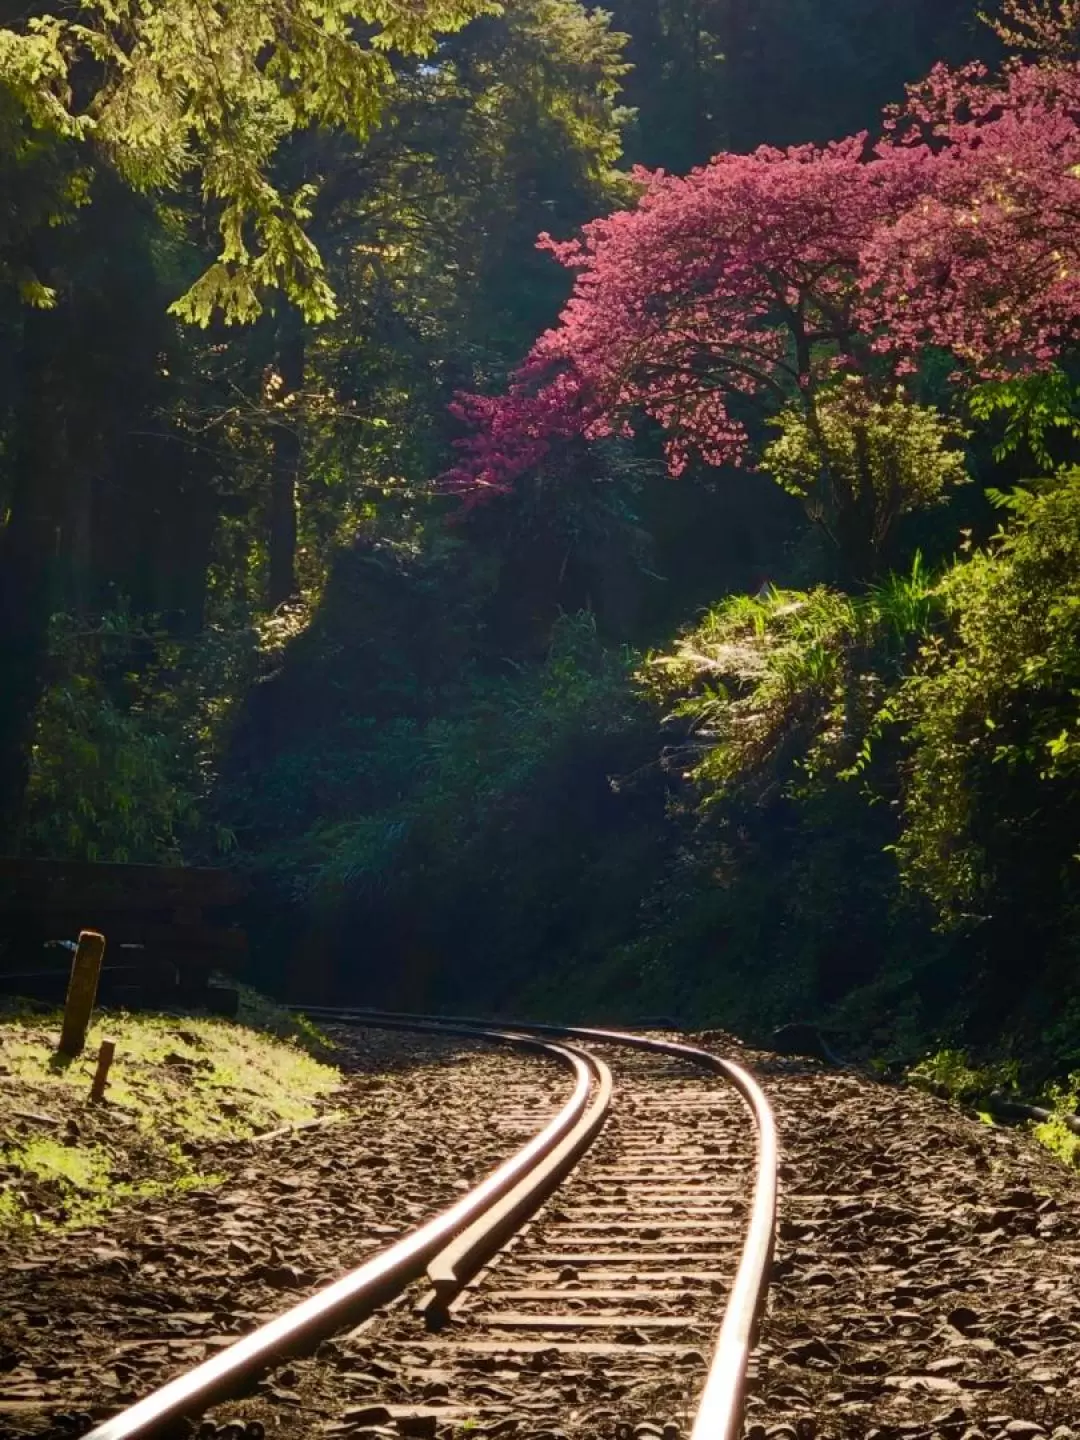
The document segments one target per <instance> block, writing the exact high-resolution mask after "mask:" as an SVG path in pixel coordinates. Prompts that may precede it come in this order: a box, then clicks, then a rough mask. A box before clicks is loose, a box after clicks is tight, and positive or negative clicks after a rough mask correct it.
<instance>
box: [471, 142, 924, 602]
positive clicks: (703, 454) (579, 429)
mask: <svg viewBox="0 0 1080 1440" xmlns="http://www.w3.org/2000/svg"><path fill="white" fill-rule="evenodd" d="M924 160H925V157H924V156H922V155H920V154H917V153H915V152H914V151H912V150H906V149H903V148H901V147H893V148H892V149H889V150H887V151H886V152H884V153H883V154H882V155H881V156H880V157H875V156H873V155H872V154H869V153H868V146H867V142H866V140H865V137H862V136H857V137H855V138H854V139H851V140H847V141H844V142H842V143H837V144H834V145H830V146H827V147H825V148H824V149H821V148H817V147H814V146H805V147H801V148H798V149H793V150H789V151H779V150H769V149H761V150H758V151H757V152H756V153H755V154H754V155H750V156H740V155H727V154H725V155H719V156H717V157H716V158H715V160H713V161H712V163H711V164H709V165H708V166H705V167H703V168H702V169H700V170H696V171H693V172H692V173H691V174H690V175H689V176H687V177H686V178H685V179H678V178H672V177H668V176H665V175H663V174H655V175H649V174H646V173H645V172H641V171H638V172H636V178H637V180H638V182H639V184H640V185H641V187H642V194H641V197H640V199H639V201H638V204H637V206H636V207H635V208H634V209H632V210H624V211H622V212H620V213H618V214H616V215H613V216H611V217H610V218H607V219H602V220H596V221H593V222H592V223H591V224H590V225H588V226H586V228H585V235H584V238H583V239H582V240H581V241H571V242H569V243H566V244H558V243H556V242H554V241H552V240H550V239H549V238H548V237H546V236H545V237H542V241H541V243H542V244H543V245H544V246H545V247H546V248H548V249H549V250H551V251H552V253H554V254H555V256H556V257H557V258H558V259H559V260H561V261H562V263H563V264H565V265H567V266H569V267H571V268H574V269H576V270H577V272H578V276H577V282H576V285H575V290H574V294H573V296H572V298H571V300H570V302H569V304H568V305H567V307H566V309H565V310H564V312H563V315H562V318H561V322H560V324H559V326H558V327H557V328H556V329H553V330H550V331H548V332H547V334H545V335H544V336H542V337H541V339H540V340H539V341H538V342H537V343H536V345H535V346H534V347H533V349H532V351H531V352H530V354H529V357H528V358H527V360H526V362H525V364H524V366H523V367H522V368H521V370H520V371H519V372H518V373H517V375H516V377H515V379H514V382H513V384H512V386H511V388H510V391H509V393H508V394H506V395H504V396H502V397H498V398H490V397H482V396H481V397H476V396H473V397H464V398H463V399H462V400H461V401H460V402H459V407H458V410H459V414H460V415H461V416H462V417H463V418H464V419H467V420H470V421H472V422H473V423H474V425H475V426H476V427H477V429H476V431H475V433H474V434H473V435H471V436H469V437H467V438H466V439H465V440H464V441H463V442H462V448H463V451H464V456H465V459H464V461H463V463H462V464H461V465H459V466H458V467H457V468H456V469H455V470H453V471H452V472H450V474H449V475H448V476H447V483H448V484H449V485H450V487H451V488H455V489H458V490H460V491H462V492H464V493H465V494H466V495H468V496H469V497H471V498H475V497H476V496H477V495H479V494H482V493H484V492H488V493H490V492H492V491H504V490H506V489H507V488H509V487H510V486H511V485H512V484H513V482H514V480H515V478H516V477H517V476H518V475H520V474H522V473H523V472H524V471H525V470H526V469H527V468H529V467H530V466H533V465H536V464H537V463H540V462H541V461H542V460H543V459H544V457H545V456H546V455H547V453H548V451H549V449H550V447H551V445H552V443H553V442H554V441H556V440H559V439H569V438H570V437H572V436H576V435H582V436H584V437H585V438H586V439H596V438H599V437H602V436H607V435H612V434H628V433H630V431H631V428H632V424H633V419H634V416H635V415H636V414H641V413H643V414H644V415H645V416H647V417H648V418H649V419H651V420H652V421H655V422H656V423H658V424H659V425H660V427H661V428H662V429H663V431H664V432H665V434H666V436H667V442H666V453H667V458H668V465H669V469H670V471H671V473H672V474H673V475H676V476H677V475H679V474H681V473H682V472H683V471H684V470H685V469H686V467H687V465H688V464H689V463H690V461H691V459H693V458H698V459H700V460H703V461H704V462H705V463H706V464H707V465H713V466H721V465H725V464H735V465H740V464H746V463H749V462H750V461H751V460H752V456H751V450H750V435H749V430H748V402H757V403H758V404H759V405H762V404H763V405H764V406H765V407H766V409H767V410H768V411H770V412H771V413H776V412H785V413H787V412H791V411H792V410H797V411H799V412H801V414H802V415H803V417H804V419H805V422H806V424H807V425H809V427H810V429H811V431H812V432H813V434H814V436H815V444H816V446H817V453H818V457H819V460H820V461H821V463H822V464H825V465H827V464H828V461H829V456H830V454H831V453H832V452H833V451H834V450H835V446H834V445H832V444H830V443H826V442H825V441H824V440H823V438H822V424H823V413H822V411H821V403H822V401H823V399H826V398H827V397H834V396H835V393H836V392H835V390H834V388H833V382H834V380H835V378H836V376H837V375H838V374H840V373H846V374H849V375H851V376H853V377H857V379H858V383H859V386H860V387H861V390H862V392H863V393H865V394H866V395H867V396H868V398H869V399H870V400H871V401H875V400H881V401H882V402H883V403H886V404H887V405H888V406H891V407H893V408H892V409H890V410H889V411H888V413H890V414H895V413H896V411H895V407H896V406H898V405H899V406H902V405H903V403H904V397H903V393H902V391H901V390H900V389H899V388H898V386H897V385H896V383H895V375H894V371H895V369H896V365H892V366H890V365H889V364H887V363H882V362H881V361H878V360H877V359H876V357H875V356H874V353H873V347H872V340H873V335H872V333H868V332H867V331H866V330H865V329H864V328H863V326H862V325H861V323H860V318H859V306H860V303H861V301H862V292H861V289H860V256H861V252H862V249H863V248H864V247H865V246H866V245H867V244H869V243H870V241H871V240H872V238H873V237H874V235H875V234H876V233H877V231H878V229H879V228H880V227H881V225H882V224H883V223H885V222H886V220H887V219H888V217H889V216H891V215H892V214H893V213H895V212H896V211H898V210H901V211H902V210H905V209H906V208H908V207H909V206H910V205H911V204H913V203H914V201H915V200H916V198H917V197H918V196H919V195H920V194H921V193H922V189H923V185H924V180H923V170H924V168H925V165H924ZM829 406H830V409H829V414H830V416H831V422H832V425H833V428H834V429H835V427H836V425H838V424H840V423H843V422H845V421H846V422H847V423H848V424H849V429H850V434H851V436H852V445H853V446H855V449H856V451H857V454H858V457H859V459H858V468H859V471H860V473H859V476H858V480H857V483H856V484H855V485H854V486H852V485H850V484H847V483H846V482H845V480H844V477H843V476H842V475H840V474H839V473H834V474H833V475H832V477H831V480H830V481H829V482H828V483H829V484H830V485H831V488H832V491H833V494H834V496H835V499H836V501H837V503H838V505H839V506H840V509H841V511H842V512H843V513H842V514H841V515H839V516H838V517H837V525H836V526H835V527H834V531H833V533H834V536H835V537H836V538H837V539H838V540H840V541H841V543H842V544H843V546H844V551H843V555H842V560H843V564H844V566H845V568H846V569H847V571H848V572H849V574H850V575H852V576H853V577H854V578H857V579H863V580H865V579H867V578H868V575H869V572H870V570H872V568H873V565H874V563H875V558H876V556H877V555H878V553H879V552H880V549H881V546H882V545H883V544H884V542H885V540H886V539H887V531H888V528H889V527H888V525H885V526H884V527H883V526H882V523H881V521H882V518H883V516H884V515H885V512H884V511H880V512H879V513H877V514H876V515H872V514H871V511H872V510H873V508H874V507H873V505H872V504H868V499H869V497H870V496H872V494H873V492H874V488H875V487H874V478H873V475H872V474H871V473H870V468H869V466H870V461H869V457H868V453H867V452H866V451H865V447H864V446H863V445H862V442H861V441H858V439H857V436H858V430H859V424H860V423H861V422H859V421H858V418H857V416H856V414H855V412H854V410H853V409H852V408H851V407H850V406H848V407H843V406H837V405H836V404H835V403H832V400H831V399H830V400H829ZM834 439H835V437H834ZM897 453H899V450H898V451H897ZM945 473H947V472H945V471H943V475H944V474H945ZM898 483H899V484H900V485H901V487H902V488H904V487H906V491H905V494H906V499H905V500H904V501H901V502H900V503H899V505H898V506H890V511H891V512H892V513H899V510H902V509H903V508H904V506H905V504H907V503H908V502H909V501H913V500H914V498H915V493H916V490H917V489H918V488H919V486H920V484H921V482H918V481H913V480H909V479H908V478H907V477H899V478H898ZM805 488H815V489H816V488H817V487H809V486H807V487H805ZM923 490H924V493H925V487H923ZM845 492H846V499H845ZM860 495H861V496H862V499H860V498H859V497H860ZM812 513H814V512H813V511H812ZM818 518H820V516H819V517H818Z"/></svg>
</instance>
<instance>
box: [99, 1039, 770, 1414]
mask: <svg viewBox="0 0 1080 1440" xmlns="http://www.w3.org/2000/svg"><path fill="white" fill-rule="evenodd" d="M308 1013H314V1014H316V1015H317V1016H318V1018H320V1019H322V1020H324V1021H337V1022H339V1023H345V1024H360V1025H378V1026H381V1027H393V1028H402V1029H412V1030H423V1029H427V1030H430V1031H433V1032H434V1033H439V1034H443V1035H446V1034H461V1035H467V1036H469V1037H470V1038H472V1039H476V1038H478V1037H483V1038H486V1039H489V1040H493V1041H497V1042H499V1043H503V1044H513V1045H518V1046H529V1047H531V1048H533V1049H534V1050H536V1051H538V1052H539V1053H541V1054H543V1055H545V1056H546V1057H547V1058H548V1059H549V1060H551V1059H553V1058H554V1059H556V1060H558V1061H559V1063H561V1064H563V1065H564V1066H566V1067H567V1068H568V1069H569V1070H571V1071H572V1072H573V1079H574V1086H573V1092H572V1094H571V1096H570V1098H569V1099H568V1100H567V1102H566V1104H565V1105H564V1106H563V1108H562V1109H561V1110H560V1111H559V1112H558V1114H557V1115H556V1116H554V1117H553V1118H552V1119H551V1120H549V1122H548V1124H547V1125H545V1126H544V1127H543V1129H542V1130H541V1131H539V1132H538V1133H537V1134H535V1135H534V1136H533V1137H532V1138H531V1139H530V1141H529V1142H528V1144H526V1145H525V1146H523V1147H522V1149H521V1150H519V1151H518V1153H517V1154H516V1155H515V1156H513V1157H512V1158H511V1159H510V1160H509V1161H507V1162H506V1163H504V1164H503V1165H502V1166H500V1167H499V1169H498V1170H497V1171H496V1172H494V1173H493V1174H492V1175H489V1176H488V1177H486V1178H485V1179H484V1180H483V1181H482V1182H481V1183H480V1185H478V1186H476V1187H475V1188H474V1189H472V1190H470V1191H468V1193H467V1194H465V1195H464V1196H463V1198H462V1199H461V1200H460V1201H458V1202H457V1203H456V1204H455V1205H454V1206H452V1207H451V1208H450V1209H449V1210H447V1211H444V1212H442V1213H441V1214H440V1215H438V1216H436V1217H435V1218H434V1219H433V1220H431V1221H430V1222H429V1223H428V1224H426V1225H424V1226H422V1227H420V1228H419V1229H418V1230H415V1231H413V1232H411V1233H410V1234H409V1235H407V1236H406V1237H405V1238H404V1239H403V1240H402V1241H399V1242H398V1243H397V1244H396V1245H394V1246H392V1247H390V1249H388V1250H386V1251H383V1252H382V1253H381V1254H379V1255H377V1256H376V1257H374V1259H372V1260H371V1261H369V1262H368V1263H366V1264H365V1265H363V1266H361V1267H360V1268H359V1269H358V1270H354V1271H352V1272H351V1273H350V1274H348V1275H346V1276H344V1277H343V1278H342V1279H340V1280H338V1281H336V1282H335V1283H334V1284H332V1285H330V1286H328V1287H325V1288H324V1289H323V1290H321V1291H319V1292H318V1293H316V1294H315V1295H313V1296H311V1297H309V1298H308V1299H307V1300H305V1301H303V1302H302V1303H301V1304H300V1305H298V1306H295V1307H294V1308H293V1309H292V1310H290V1311H287V1312H285V1313H284V1314H282V1315H279V1316H277V1317H276V1318H275V1319H274V1320H273V1321H271V1322H270V1323H269V1324H267V1325H264V1326H262V1327H260V1328H259V1329H257V1330H256V1331H254V1332H253V1333H252V1334H250V1335H247V1336H245V1337H244V1338H243V1339H241V1340H240V1341H238V1342H236V1343H235V1344H233V1345H231V1346H230V1347H228V1348H227V1349H225V1350H223V1351H222V1352H221V1353H219V1354H216V1355H214V1356H213V1357H212V1358H211V1359H210V1360H208V1361H206V1362H204V1363H203V1364H202V1365H200V1366H197V1367H195V1368H194V1369H192V1370H190V1371H188V1372H187V1373H186V1374H183V1375H181V1376H179V1377H177V1378H176V1379H175V1380H173V1381H171V1382H169V1383H168V1384H166V1385H165V1386H163V1387H162V1388H161V1389H160V1390H157V1391H155V1392H154V1393H152V1394H151V1395H149V1396H147V1397H146V1398H145V1399H143V1400H141V1401H140V1402H138V1403H137V1404H136V1405H134V1406H132V1407H131V1408H130V1409H128V1410H126V1411H124V1412H122V1413H121V1414H119V1415H117V1416H114V1417H113V1418H112V1419H110V1420H107V1421H105V1422H104V1423H103V1424H101V1425H99V1426H97V1428H95V1429H94V1430H93V1431H92V1432H91V1440H134V1437H137V1436H154V1435H168V1434H170V1433H175V1434H185V1433H186V1434H192V1433H197V1432H195V1430H194V1427H193V1426H192V1425H191V1424H190V1423H189V1421H188V1420H185V1419H184V1418H183V1417H198V1416H204V1417H206V1418H205V1419H204V1420H203V1422H202V1425H203V1433H206V1434H212V1433H217V1434H219V1435H224V1436H236V1437H239V1436H240V1435H242V1434H244V1433H245V1431H244V1426H243V1424H237V1423H235V1422H233V1421H232V1416H233V1415H235V1413H236V1406H235V1405H234V1406H232V1407H230V1410H229V1412H228V1414H227V1413H226V1411H224V1410H222V1409H221V1408H220V1402H221V1400H222V1397H224V1396H230V1395H236V1394H237V1393H241V1392H243V1391H244V1390H245V1388H247V1389H248V1390H250V1386H251V1382H252V1379H253V1377H255V1376H256V1375H257V1374H258V1373H259V1372H262V1371H265V1370H266V1369H267V1368H268V1367H270V1366H272V1365H274V1364H277V1363H280V1362H281V1360H282V1358H283V1357H284V1356H288V1355H292V1354H295V1353H297V1352H299V1351H304V1350H306V1351H311V1350H312V1349H314V1347H315V1346H316V1345H317V1344H318V1343H319V1341H320V1340H323V1342H324V1343H323V1344H321V1345H320V1346H319V1349H318V1352H317V1357H316V1360H315V1361H313V1362H310V1364H311V1365H312V1366H315V1367H317V1368H321V1369H322V1370H324V1371H325V1369H326V1367H327V1366H329V1367H332V1369H333V1371H334V1374H335V1382H334V1388H335V1393H336V1395H337V1397H338V1400H337V1404H336V1407H335V1408H336V1409H337V1412H338V1415H337V1419H336V1420H334V1421H333V1422H331V1424H330V1425H329V1426H323V1427H322V1429H321V1431H317V1432H315V1433H322V1434H325V1435H327V1436H328V1440H359V1437H372V1440H375V1437H380V1436H391V1435H406V1436H407V1435H414V1436H417V1437H442V1436H447V1437H449V1436H459V1435H468V1434H472V1435H477V1434H480V1435H491V1436H505V1437H507V1440H509V1437H511V1436H514V1437H515V1440H539V1437H547V1440H560V1437H566V1440H577V1437H581V1440H586V1437H597V1436H601V1435H604V1436H613V1437H615V1440H621V1437H631V1436H633V1435H635V1434H637V1435H638V1437H639V1440H641V1437H646V1436H650V1435H651V1436H656V1437H667V1440H674V1437H675V1436H682V1435H689V1434H691V1433H692V1435H693V1437H694V1440H731V1437H734V1436H735V1435H736V1434H738V1432H739V1430H740V1428H741V1424H742V1414H743V1405H744V1395H745V1386H746V1378H747V1368H748V1362H749V1353H750V1348H751V1345H752V1337H753V1331H754V1326H755V1322H756V1318H757V1316H758V1314H759V1312H760V1308H761V1305H762V1302H763V1299H764V1294H765V1287H766V1284H767V1275H768V1270H769V1260H770V1256H771V1248H772V1236H773V1226H774V1219H775V1204H776V1148H775V1136H774V1133H773V1126H772V1119H771V1115H770V1113H769V1110H768V1107H767V1105H766V1103H765V1101H764V1098H763V1097H762V1096H761V1094H760V1091H758V1089H757V1087H756V1084H755V1083H754V1081H753V1080H752V1079H751V1077H749V1076H748V1075H746V1074H745V1072H743V1071H741V1070H740V1069H739V1068H738V1067H736V1066H733V1065H731V1064H729V1063H728V1062H726V1061H724V1060H723V1059H720V1058H718V1057H715V1056H712V1055H710V1054H708V1053H706V1052H704V1051H699V1050H695V1049H694V1048H693V1047H686V1046H679V1045H674V1044H671V1043H670V1042H665V1041H660V1040H650V1039H648V1038H647V1037H641V1036H631V1035H625V1034H620V1033H615V1032H603V1031H581V1030H578V1031H571V1030H567V1031H560V1032H558V1033H557V1036H556V1035H555V1034H554V1033H546V1032H545V1033H542V1034H541V1033H535V1034H532V1035H531V1036H529V1037H526V1036H524V1035H523V1034H522V1033H521V1032H522V1030H524V1029H526V1028H530V1027H517V1028H516V1029H515V1031H513V1032H508V1031H504V1030H499V1031H495V1030H492V1029H491V1028H490V1027H485V1026H482V1025H481V1024H479V1023H468V1024H464V1023H462V1024H457V1025H453V1024H448V1023H447V1022H443V1021H439V1020H437V1019H432V1018H429V1017H403V1016H377V1015H374V1014H371V1013H358V1012H344V1011H314V1012H310V1011H309V1012H308ZM531 1028H532V1029H533V1030H534V1031H536V1032H544V1027H531ZM556 1039H557V1040H558V1042H559V1043H556ZM585 1047H587V1048H585ZM464 1159H465V1157H463V1166H464ZM414 1282H418V1283H414ZM718 1335H719V1338H717V1336H718ZM328 1336H333V1338H332V1339H329V1340H328V1339H326V1337H328ZM293 1378H294V1382H295V1376H294V1377H293ZM299 1390H300V1393H301V1396H302V1393H303V1382H302V1381H301V1382H300V1383H299ZM215 1407H218V1408H215ZM243 1416H244V1421H245V1423H246V1424H247V1426H248V1430H247V1433H249V1434H251V1435H258V1434H260V1433H264V1432H265V1431H268V1430H269V1426H270V1423H274V1424H275V1428H276V1429H277V1431H278V1433H279V1434H281V1435H283V1436H286V1435H289V1436H291V1435H293V1434H296V1435H298V1436H299V1435H303V1434H306V1433H312V1432H310V1431H308V1430H306V1429H305V1427H304V1423H303V1419H302V1414H301V1415H298V1414H295V1413H293V1414H291V1415H290V1416H288V1417H286V1419H285V1422H284V1428H282V1418H281V1416H280V1414H279V1413H274V1412H273V1411H271V1412H269V1413H267V1412H266V1411H265V1410H260V1402H259V1400H258V1398H257V1397H256V1398H254V1399H251V1400H249V1401H246V1402H245V1405H244V1409H243ZM215 1421H217V1422H218V1423H219V1424H221V1426H222V1428H221V1429H219V1430H217V1431H216V1432H215V1431H214V1429H213V1426H214V1423H215ZM223 1422H225V1423H223Z"/></svg>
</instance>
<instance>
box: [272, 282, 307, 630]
mask: <svg viewBox="0 0 1080 1440" xmlns="http://www.w3.org/2000/svg"><path fill="white" fill-rule="evenodd" d="M304 362H305V344H304V322H303V318H302V316H301V315H300V313H299V311H298V310H297V309H296V307H295V306H293V305H289V304H288V303H287V302H284V303H283V304H282V309H281V313H280V315H279V318H278V338H277V372H278V374H279V375H280V376H281V380H282V387H281V391H280V395H279V399H280V400H282V401H285V400H288V398H289V397H290V396H293V395H299V393H300V391H301V390H302V389H303V388H304ZM273 447H274V458H273V474H272V476H271V490H270V546H269V548H270V579H269V588H268V591H267V597H266V598H267V600H268V602H269V603H270V605H271V606H274V605H280V604H281V602H282V601H283V600H288V599H290V598H291V597H292V596H293V595H295V594H296V589H297V586H296V538H297V520H296V502H297V485H298V484H299V480H300V466H301V463H302V459H303V435H302V433H301V419H300V412H299V407H298V406H296V407H294V408H293V409H292V410H291V411H283V412H282V414H281V415H280V416H279V420H278V424H277V425H276V426H275V428H274V441H273Z"/></svg>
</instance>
